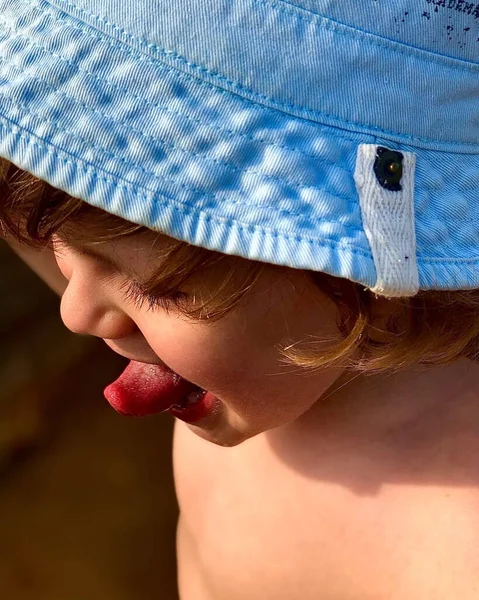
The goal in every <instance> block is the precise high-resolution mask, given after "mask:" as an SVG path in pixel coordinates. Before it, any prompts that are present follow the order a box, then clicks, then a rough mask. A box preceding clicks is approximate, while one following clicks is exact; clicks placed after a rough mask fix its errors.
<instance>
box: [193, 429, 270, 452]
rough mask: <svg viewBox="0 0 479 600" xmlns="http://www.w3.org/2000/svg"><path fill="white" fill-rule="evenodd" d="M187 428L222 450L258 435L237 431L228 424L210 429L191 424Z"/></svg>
mask: <svg viewBox="0 0 479 600" xmlns="http://www.w3.org/2000/svg"><path fill="white" fill-rule="evenodd" d="M187 426H188V428H189V429H190V430H191V431H192V432H193V433H194V434H196V435H197V436H199V437H200V438H202V439H204V440H206V441H207V442H211V443H212V444H216V445H217V446H222V447H224V448H233V447H234V446H238V445H239V444H241V443H243V442H244V441H246V440H248V439H249V438H251V437H253V436H255V435H257V434H258V433H260V432H255V433H250V432H245V431H238V430H237V429H234V428H233V427H232V426H231V425H230V424H229V423H224V424H223V423H216V426H215V427H212V428H209V427H208V428H206V427H203V426H200V425H194V424H192V423H187Z"/></svg>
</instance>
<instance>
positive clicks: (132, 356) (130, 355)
mask: <svg viewBox="0 0 479 600" xmlns="http://www.w3.org/2000/svg"><path fill="white" fill-rule="evenodd" d="M103 341H104V342H105V344H106V345H107V346H108V347H109V348H111V349H112V350H113V352H115V353H116V354H118V355H119V356H123V358H127V359H129V360H134V361H135V362H141V363H144V364H147V365H164V366H165V367H167V365H165V363H164V362H163V361H162V360H160V359H159V358H158V357H157V356H154V357H148V356H144V355H143V356H139V355H138V354H137V353H135V352H128V350H124V349H123V348H119V347H118V346H117V345H116V344H115V343H112V341H111V340H103ZM168 368H169V367H168Z"/></svg>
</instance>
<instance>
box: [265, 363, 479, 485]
mask: <svg viewBox="0 0 479 600" xmlns="http://www.w3.org/2000/svg"><path fill="white" fill-rule="evenodd" d="M348 379H349V381H348ZM345 382H347V383H346V384H345ZM334 388H335V389H336V391H333V393H330V392H331V390H330V392H328V393H327V394H326V395H325V397H324V398H323V399H320V400H319V401H318V402H317V403H316V404H315V405H314V406H313V407H312V408H311V409H310V410H309V411H308V412H307V413H305V414H304V415H303V416H302V417H301V418H300V419H298V420H297V421H296V422H295V423H293V424H291V425H289V426H287V427H284V428H281V429H279V430H276V431H275V432H271V434H270V436H269V438H270V441H271V444H272V446H273V448H274V449H275V450H276V451H277V452H278V453H280V454H281V456H282V458H283V459H284V460H286V461H288V462H291V466H292V467H293V468H296V469H298V471H301V472H303V473H304V474H306V475H308V476H310V477H314V478H319V479H328V480H331V481H335V482H337V483H339V484H342V485H346V486H347V487H351V488H353V489H354V490H355V491H356V492H358V493H366V494H368V493H376V492H377V491H378V488H379V487H380V486H381V485H382V484H387V483H395V484H399V483H404V484H407V483H410V484H415V485H416V484H417V485H420V484H426V485H445V486H448V485H461V486H462V485H468V484H471V483H473V481H472V480H473V479H474V477H475V475H474V474H475V473H476V471H477V468H476V465H477V459H476V457H477V456H478V453H479V365H478V364H476V363H473V362H472V361H468V360H466V359H463V360H460V361H458V362H456V363H454V364H453V365H448V366H441V367H434V368H431V369H428V370H424V371H418V370H413V369H410V370H406V371H403V372H401V373H399V374H395V375H390V376H384V375H374V376H363V375H360V376H358V377H356V378H353V379H351V377H349V378H348V377H346V376H343V377H342V378H341V379H340V380H339V381H338V382H337V383H336V385H335V386H334ZM474 483H475V484H477V483H479V482H478V481H476V482H474Z"/></svg>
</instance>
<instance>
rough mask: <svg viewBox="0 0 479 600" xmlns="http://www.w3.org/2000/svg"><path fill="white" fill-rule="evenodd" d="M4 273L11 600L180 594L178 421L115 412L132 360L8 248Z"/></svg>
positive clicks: (3, 490) (3, 578)
mask: <svg viewBox="0 0 479 600" xmlns="http://www.w3.org/2000/svg"><path fill="white" fill-rule="evenodd" d="M0 277H1V280H2V286H1V289H2V291H3V293H2V294H1V295H0V335H1V338H0V339H1V341H2V343H1V345H0V595H1V598H2V600H106V599H108V600H147V599H148V600H151V599H153V598H155V599H159V598H161V599H162V600H176V599H177V591H176V562H175V529H176V520H177V515H178V509H177V504H176V500H175V495H174V489H173V478H172V466H171V442H172V425H173V422H172V419H171V417H169V416H168V415H166V416H164V415H160V416H159V417H155V418H149V419H127V418H125V417H120V416H118V415H117V414H116V413H115V412H114V411H113V410H112V409H111V408H110V407H109V405H108V404H107V402H106V400H104V398H103V395H102V390H103V388H104V387H105V385H107V384H108V383H110V382H111V381H113V380H114V379H115V378H116V377H117V376H118V375H119V373H120V372H121V371H122V369H123V368H124V366H125V364H126V362H125V361H124V360H123V359H122V358H120V357H119V356H117V355H115V354H114V353H113V352H112V351H111V350H109V349H108V348H107V347H106V346H105V345H104V344H103V342H101V341H99V340H94V339H90V338H87V337H81V336H77V335H74V334H71V333H70V332H68V330H67V329H66V328H65V327H64V326H63V325H62V323H61V320H60V317H59V310H58V307H59V299H58V297H57V296H56V295H55V294H54V293H53V292H51V291H50V290H49V289H48V288H47V286H46V285H45V284H44V283H43V282H42V281H41V280H40V279H39V278H38V277H37V276H36V275H35V274H34V273H33V272H31V271H30V270H29V268H28V267H27V266H25V265H24V264H23V263H22V262H21V260H20V259H18V258H17V257H16V256H15V255H14V254H13V253H12V252H11V251H10V249H9V248H8V247H7V246H6V244H0Z"/></svg>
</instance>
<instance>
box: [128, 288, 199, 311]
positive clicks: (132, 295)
mask: <svg viewBox="0 0 479 600" xmlns="http://www.w3.org/2000/svg"><path fill="white" fill-rule="evenodd" d="M124 294H125V297H126V299H127V300H128V301H130V302H132V303H133V304H134V306H135V308H137V309H141V308H143V307H144V306H145V304H147V306H148V310H156V309H159V308H160V309H163V310H165V311H168V310H169V309H170V308H171V307H172V306H175V307H178V306H180V304H184V302H185V300H186V299H187V298H188V294H186V293H185V292H182V291H180V290H177V291H175V292H171V291H170V292H168V294H160V293H154V292H151V291H148V289H146V288H145V287H144V286H142V285H141V284H140V283H139V282H137V281H129V282H128V283H127V284H126V286H125V289H124Z"/></svg>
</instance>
